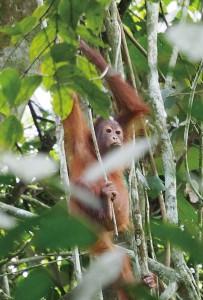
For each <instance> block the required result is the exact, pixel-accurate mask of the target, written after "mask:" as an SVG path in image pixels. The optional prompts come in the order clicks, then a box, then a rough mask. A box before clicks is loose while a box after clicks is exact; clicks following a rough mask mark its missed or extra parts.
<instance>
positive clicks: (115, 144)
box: [110, 143, 122, 149]
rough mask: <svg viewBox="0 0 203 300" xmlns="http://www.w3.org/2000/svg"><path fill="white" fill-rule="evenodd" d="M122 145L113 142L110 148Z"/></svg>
mask: <svg viewBox="0 0 203 300" xmlns="http://www.w3.org/2000/svg"><path fill="white" fill-rule="evenodd" d="M121 146H122V144H121V143H113V144H111V145H110V148H111V149H112V148H117V147H121Z"/></svg>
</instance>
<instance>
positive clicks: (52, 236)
mask: <svg viewBox="0 0 203 300" xmlns="http://www.w3.org/2000/svg"><path fill="white" fill-rule="evenodd" d="M38 226H39V230H37V231H36V233H35V236H34V239H33V244H34V245H35V246H36V247H38V248H40V249H46V248H51V249H52V250H58V249H66V250H67V249H69V248H70V247H74V246H76V245H77V246H78V247H89V246H91V245H92V244H93V243H94V242H95V241H96V234H95V232H94V231H93V230H91V229H90V227H89V226H87V225H86V224H85V223H82V222H80V221H79V220H77V219H76V218H74V217H73V216H70V215H69V214H68V212H67V208H66V204H64V205H61V204H59V205H56V206H55V207H54V208H52V209H50V210H48V211H47V213H46V214H45V215H43V216H41V217H40V218H39V221H38Z"/></svg>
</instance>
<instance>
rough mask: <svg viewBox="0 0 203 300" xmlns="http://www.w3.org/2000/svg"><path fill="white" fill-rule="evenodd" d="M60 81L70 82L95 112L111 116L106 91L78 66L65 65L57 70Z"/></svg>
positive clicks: (70, 85)
mask: <svg viewBox="0 0 203 300" xmlns="http://www.w3.org/2000/svg"><path fill="white" fill-rule="evenodd" d="M56 76H57V79H58V80H59V82H60V83H68V86H69V87H71V89H72V90H73V91H76V92H77V93H78V94H79V95H81V96H83V97H85V98H87V100H88V101H89V102H90V104H91V106H92V107H93V109H94V110H95V112H96V113H97V114H99V115H101V116H102V117H104V118H107V117H108V116H109V108H110V102H109V98H108V96H107V94H106V93H104V92H103V91H101V90H100V89H99V88H98V86H97V85H95V84H94V83H93V82H92V81H90V80H89V79H88V78H87V77H86V76H85V75H83V74H82V72H81V71H80V70H79V69H78V68H74V67H73V66H68V65H64V66H61V67H59V68H58V70H57V72H56Z"/></svg>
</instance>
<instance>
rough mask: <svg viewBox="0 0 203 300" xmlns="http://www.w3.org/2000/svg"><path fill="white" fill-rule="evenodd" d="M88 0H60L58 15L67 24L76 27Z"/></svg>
mask: <svg viewBox="0 0 203 300" xmlns="http://www.w3.org/2000/svg"><path fill="white" fill-rule="evenodd" d="M88 2H89V1H88V0H86V1H80V0H74V1H72V0H61V2H60V4H59V7H58V12H59V15H60V16H61V18H62V20H63V21H64V22H65V23H66V24H67V25H68V26H71V27H72V28H73V29H76V27H77V24H78V21H79V19H80V16H81V14H82V13H84V12H85V10H86V7H87V5H88Z"/></svg>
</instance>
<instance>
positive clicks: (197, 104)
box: [192, 98, 203, 121]
mask: <svg viewBox="0 0 203 300" xmlns="http://www.w3.org/2000/svg"><path fill="white" fill-rule="evenodd" d="M202 112H203V99H200V98H199V99H195V101H194V102H193V107H192V116H193V117H195V118H196V119H198V120H200V121H203V113H202Z"/></svg>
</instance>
